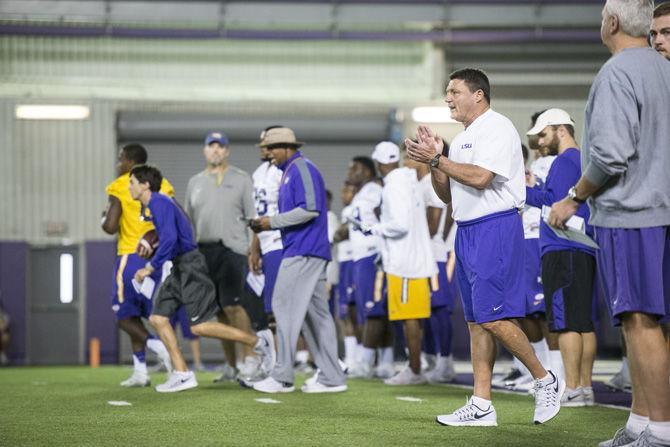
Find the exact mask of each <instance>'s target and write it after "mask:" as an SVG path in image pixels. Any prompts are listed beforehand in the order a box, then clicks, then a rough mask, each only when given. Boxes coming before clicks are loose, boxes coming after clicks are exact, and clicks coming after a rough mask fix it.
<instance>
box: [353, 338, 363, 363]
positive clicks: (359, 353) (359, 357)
mask: <svg viewBox="0 0 670 447" xmlns="http://www.w3.org/2000/svg"><path fill="white" fill-rule="evenodd" d="M364 357H365V346H363V343H358V344H357V345H356V358H355V360H356V362H357V363H362V362H363V358H364Z"/></svg>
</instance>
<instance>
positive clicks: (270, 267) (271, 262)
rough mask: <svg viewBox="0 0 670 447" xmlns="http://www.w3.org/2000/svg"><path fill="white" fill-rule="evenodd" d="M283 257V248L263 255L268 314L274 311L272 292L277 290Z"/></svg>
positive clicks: (265, 308) (265, 306) (265, 300)
mask: <svg viewBox="0 0 670 447" xmlns="http://www.w3.org/2000/svg"><path fill="white" fill-rule="evenodd" d="M281 258H282V250H272V251H269V252H267V253H265V254H264V255H263V275H264V276H265V285H264V286H263V308H264V310H265V313H267V314H271V313H272V292H274V290H275V283H276V282H277V273H278V272H279V264H281Z"/></svg>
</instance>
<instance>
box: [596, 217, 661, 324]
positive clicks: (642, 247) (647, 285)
mask: <svg viewBox="0 0 670 447" xmlns="http://www.w3.org/2000/svg"><path fill="white" fill-rule="evenodd" d="M594 228H595V238H596V242H597V243H598V245H599V246H600V250H596V269H597V274H598V280H599V281H600V286H601V287H602V289H603V293H604V295H605V297H606V302H607V304H608V306H609V310H610V315H611V316H612V322H613V323H614V325H615V326H618V325H620V324H621V321H620V319H619V316H620V315H621V314H622V313H624V312H641V313H646V314H651V315H655V316H657V317H658V318H659V319H662V321H664V322H665V321H668V316H670V226H664V227H650V228H604V227H594Z"/></svg>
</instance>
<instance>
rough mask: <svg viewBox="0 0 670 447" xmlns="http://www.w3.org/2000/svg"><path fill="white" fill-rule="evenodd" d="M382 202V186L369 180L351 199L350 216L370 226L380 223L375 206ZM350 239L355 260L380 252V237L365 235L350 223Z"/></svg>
mask: <svg viewBox="0 0 670 447" xmlns="http://www.w3.org/2000/svg"><path fill="white" fill-rule="evenodd" d="M381 202H382V187H381V186H380V185H378V184H377V183H376V182H368V183H366V184H365V185H363V187H362V188H361V190H360V191H358V192H357V193H356V195H355V196H354V199H353V200H352V201H351V205H349V207H350V210H351V211H350V212H351V214H350V216H351V217H352V218H354V219H355V220H357V221H359V222H361V223H362V224H363V225H364V226H366V227H368V228H370V227H372V226H373V225H376V224H378V223H379V219H378V218H377V215H376V214H375V208H378V207H379V206H380V205H381ZM349 241H350V242H351V252H352V258H353V260H354V261H358V260H359V259H363V258H367V257H368V256H372V255H374V254H377V253H379V242H380V241H379V237H378V236H376V235H374V234H370V235H365V234H363V232H362V231H361V230H360V229H358V228H356V226H354V225H352V224H349Z"/></svg>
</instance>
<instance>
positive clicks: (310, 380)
mask: <svg viewBox="0 0 670 447" xmlns="http://www.w3.org/2000/svg"><path fill="white" fill-rule="evenodd" d="M337 363H338V364H339V365H340V368H341V369H342V372H343V373H344V375H345V376H346V375H347V374H349V367H348V366H347V364H346V363H344V362H343V361H342V360H340V359H337ZM320 373H321V370H320V369H319V368H317V369H316V371H315V372H314V374H313V375H312V376H311V377H310V378H308V379H307V380H305V385H314V384H315V383H316V382H317V380H319V374H320Z"/></svg>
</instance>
